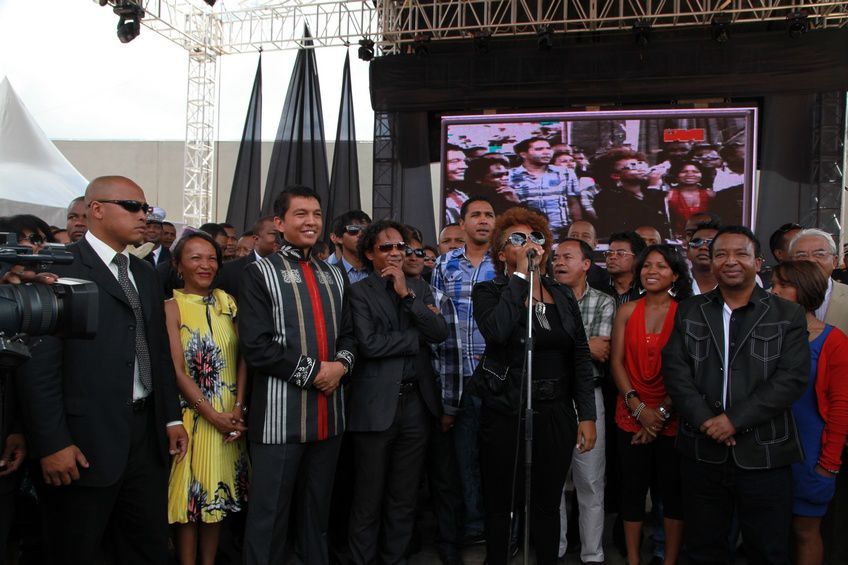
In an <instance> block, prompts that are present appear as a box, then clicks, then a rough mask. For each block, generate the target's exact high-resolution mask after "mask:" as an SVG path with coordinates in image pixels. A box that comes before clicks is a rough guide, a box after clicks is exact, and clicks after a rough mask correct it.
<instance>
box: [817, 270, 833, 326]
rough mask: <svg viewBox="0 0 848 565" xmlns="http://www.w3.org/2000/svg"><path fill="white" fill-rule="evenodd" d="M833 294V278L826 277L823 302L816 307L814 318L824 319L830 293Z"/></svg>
mask: <svg viewBox="0 0 848 565" xmlns="http://www.w3.org/2000/svg"><path fill="white" fill-rule="evenodd" d="M831 294H833V279H832V278H830V277H828V278H827V292H825V293H824V302H822V305H821V306H819V307H818V308H816V319H817V320H822V321H824V318H825V316H827V308H828V306H830V295H831Z"/></svg>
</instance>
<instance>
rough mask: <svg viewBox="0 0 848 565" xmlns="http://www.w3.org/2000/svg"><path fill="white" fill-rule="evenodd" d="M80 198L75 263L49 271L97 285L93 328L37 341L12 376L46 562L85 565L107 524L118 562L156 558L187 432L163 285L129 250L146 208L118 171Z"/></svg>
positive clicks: (139, 238)
mask: <svg viewBox="0 0 848 565" xmlns="http://www.w3.org/2000/svg"><path fill="white" fill-rule="evenodd" d="M85 203H86V206H87V210H88V228H89V229H88V231H87V232H86V234H85V236H83V237H82V238H81V239H80V240H79V241H78V242H77V243H74V244H71V245H70V246H69V247H68V250H69V251H70V252H71V253H72V254H73V255H74V262H73V264H71V265H68V266H59V265H56V266H54V267H53V268H54V269H55V271H56V274H58V275H60V276H66V277H75V278H79V279H86V280H90V281H94V282H95V283H96V284H97V286H98V289H99V294H98V307H99V313H98V329H97V335H96V336H95V337H94V338H93V339H62V338H58V337H53V336H49V337H42V338H40V339H39V340H38V341H37V342H36V343H35V344H34V345H33V346H32V353H33V356H32V359H31V360H30V361H29V362H28V363H27V364H26V365H24V367H23V371H22V373H23V374H22V375H21V378H20V379H19V380H18V386H19V389H18V390H19V394H20V396H21V402H22V404H23V405H24V406H27V410H26V411H24V420H25V423H26V429H27V430H28V440H29V443H30V449H31V452H32V454H33V455H34V456H35V458H36V459H38V460H40V464H41V477H40V478H41V479H42V480H43V482H42V481H39V482H41V487H40V488H39V500H40V502H41V503H42V504H43V516H44V517H45V519H46V523H45V536H46V538H45V548H47V549H46V551H48V552H49V553H48V555H49V557H47V561H48V562H50V563H69V564H70V563H94V562H96V561H97V560H98V554H99V552H100V546H101V543H102V541H103V539H104V537H105V534H106V531H107V529H111V531H112V532H113V533H112V534H111V535H110V538H111V541H114V546H115V552H116V554H117V555H115V556H114V558H115V559H116V561H117V562H121V563H150V564H151V565H152V564H157V563H165V562H167V561H168V521H167V495H168V469H169V465H170V457H169V454H170V455H176V456H177V457H178V458H182V457H183V455H185V450H186V446H187V443H188V438H187V436H186V432H185V429H184V428H183V425H182V422H181V417H180V405H179V400H178V396H177V389H176V385H175V377H174V366H173V363H172V362H171V354H170V349H169V347H168V341H167V332H166V331H165V321H164V309H163V302H164V299H163V296H162V291H161V288H160V285H159V282H158V279H157V277H156V273H155V271H154V270H153V267H152V266H151V265H150V264H149V263H147V262H146V261H144V260H142V259H138V258H136V257H135V256H133V255H131V254H129V253H127V252H126V247H127V245H129V244H135V245H137V244H140V243H142V242H143V240H144V233H145V220H146V216H147V211H148V205H147V203H146V202H145V197H144V192H143V191H142V190H141V188H140V187H139V186H138V185H137V184H135V183H134V182H133V181H131V180H129V179H127V178H124V177H100V178H97V179H94V180H93V181H91V183H90V184H89V185H88V188H87V189H86V193H85ZM110 526H111V528H110Z"/></svg>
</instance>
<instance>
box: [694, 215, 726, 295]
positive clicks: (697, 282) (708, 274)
mask: <svg viewBox="0 0 848 565" xmlns="http://www.w3.org/2000/svg"><path fill="white" fill-rule="evenodd" d="M720 227H721V226H720V225H719V224H718V223H716V222H704V223H702V224H699V225H698V227H697V228H695V231H694V232H693V233H692V237H691V239H689V244H688V246H687V248H686V257H687V258H688V259H689V262H690V263H691V264H692V295H693V296H694V295H697V294H704V293H705V292H709V291H711V290H712V289H714V288H715V287H716V285H717V284H718V282H717V281H716V278H715V274H714V273H713V266H712V257H710V243H712V241H713V239H714V238H715V236H716V234H717V233H718V230H719V228H720Z"/></svg>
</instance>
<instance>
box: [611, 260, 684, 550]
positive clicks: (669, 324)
mask: <svg viewBox="0 0 848 565" xmlns="http://www.w3.org/2000/svg"><path fill="white" fill-rule="evenodd" d="M635 272H636V274H637V276H638V277H639V281H640V285H641V288H642V290H643V296H642V297H641V298H639V299H638V300H634V301H631V302H627V303H625V304H623V305H622V306H621V308H620V309H619V311H618V314H616V317H615V323H614V325H613V330H612V354H611V357H610V365H611V369H612V375H613V379H614V380H615V384H616V387H617V388H618V391H619V392H620V393H621V396H619V398H618V401H617V404H616V409H615V423H616V425H617V426H618V447H619V453H620V457H621V459H620V460H621V471H622V473H621V474H622V476H621V516H622V520H623V521H624V539H625V543H626V545H627V563H628V565H638V564H639V556H640V547H639V544H640V541H641V539H642V522H643V521H644V517H645V497H646V496H647V493H648V489H649V488H650V489H651V493H652V495H653V496H654V497H656V498H659V497H660V496H661V497H662V501H663V511H664V517H663V526H664V529H665V563H666V564H674V563H676V562H677V557H678V555H679V554H680V546H681V543H682V540H683V520H682V518H683V502H682V491H681V483H680V469H679V467H680V462H679V457H678V455H677V452H676V451H675V447H674V436H675V434H676V433H677V418H676V416H675V415H674V409H673V407H672V405H671V399H670V398H669V396H668V394H667V393H666V391H665V384H664V382H663V380H664V379H663V373H662V349H663V347H664V346H665V344H666V342H667V341H668V338H669V336H670V335H671V330H672V328H673V327H674V314H675V313H676V312H677V302H678V301H679V300H682V299H684V298H687V297H688V296H689V295H690V294H691V292H692V282H691V279H690V277H689V269H688V268H687V266H686V261H685V260H684V259H683V256H682V255H681V254H680V253H679V252H678V251H677V249H676V248H674V247H672V246H670V245H665V244H660V245H651V246H650V247H647V248H646V249H645V250H644V251H642V253H640V254H639V258H638V259H637V261H636V265H635Z"/></svg>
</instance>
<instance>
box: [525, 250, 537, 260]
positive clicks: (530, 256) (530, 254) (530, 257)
mask: <svg viewBox="0 0 848 565" xmlns="http://www.w3.org/2000/svg"><path fill="white" fill-rule="evenodd" d="M536 255H538V253H536V250H535V249H528V250H527V259H528V260H531V261H532V260H533V259H535V258H536Z"/></svg>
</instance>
